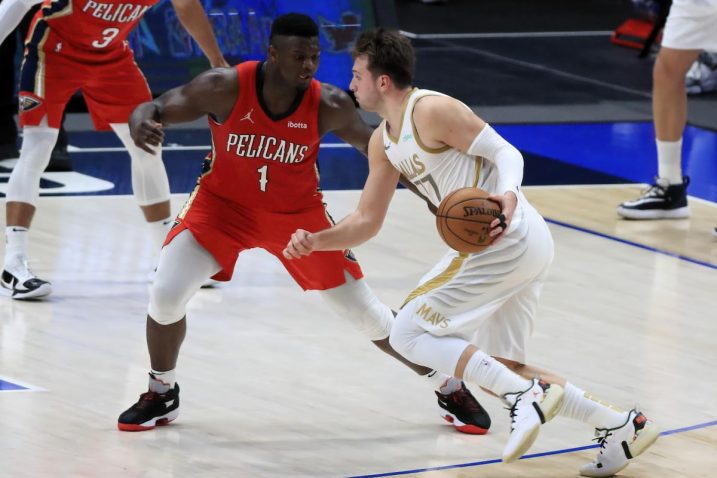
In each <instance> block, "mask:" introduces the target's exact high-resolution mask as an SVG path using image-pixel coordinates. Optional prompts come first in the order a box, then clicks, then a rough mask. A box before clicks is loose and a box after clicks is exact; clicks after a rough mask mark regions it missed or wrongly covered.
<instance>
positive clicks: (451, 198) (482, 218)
mask: <svg viewBox="0 0 717 478" xmlns="http://www.w3.org/2000/svg"><path fill="white" fill-rule="evenodd" d="M488 196H490V194H489V193H487V192H485V191H483V190H482V189H478V188H461V189H456V190H455V191H453V192H452V193H450V194H449V195H448V196H446V197H445V198H444V199H443V200H442V201H441V204H440V205H439V206H438V212H437V213H436V227H437V228H438V233H439V234H440V235H441V238H442V239H443V241H444V242H445V243H446V244H448V246H450V247H451V248H452V249H455V250H456V251H458V252H466V253H473V252H480V251H482V250H483V249H485V248H486V247H488V246H490V245H491V243H492V242H493V238H492V237H490V236H489V235H488V234H489V233H490V223H491V222H493V220H494V219H496V218H497V217H498V216H499V215H500V204H498V203H497V202H495V201H491V200H490V199H488Z"/></svg>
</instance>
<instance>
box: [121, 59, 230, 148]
mask: <svg viewBox="0 0 717 478" xmlns="http://www.w3.org/2000/svg"><path fill="white" fill-rule="evenodd" d="M238 95H239V81H238V80H237V72H236V69H234V68H231V69H230V68H217V69H214V70H209V71H205V72H204V73H201V74H200V75H199V76H197V77H196V78H194V79H193V80H192V81H190V82H189V83H187V84H185V85H182V86H179V87H177V88H174V89H171V90H169V91H167V92H166V93H164V94H163V95H161V96H159V97H158V98H156V99H155V100H154V101H149V102H147V103H142V104H141V105H139V106H138V107H137V108H135V110H134V111H133V112H132V114H131V115H130V117H129V130H130V133H131V134H132V139H133V140H134V144H136V145H137V146H138V147H139V148H142V149H143V150H145V151H147V152H148V153H151V154H154V153H155V151H154V150H153V149H152V147H157V146H159V145H161V144H162V141H163V140H164V132H163V131H162V128H163V127H164V126H167V125H170V124H175V123H186V122H188V121H194V120H196V119H198V118H201V117H202V116H206V115H212V117H213V118H214V119H215V120H216V121H218V122H220V123H221V122H223V121H224V120H225V119H227V118H228V117H229V114H230V113H231V110H232V108H233V106H234V103H236V99H237V96H238Z"/></svg>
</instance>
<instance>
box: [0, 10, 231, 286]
mask: <svg viewBox="0 0 717 478" xmlns="http://www.w3.org/2000/svg"><path fill="white" fill-rule="evenodd" d="M41 1H42V0H3V2H2V3H0V42H2V40H4V39H5V37H6V36H7V35H8V34H9V33H10V32H11V31H12V30H13V29H14V28H15V26H16V25H17V23H18V22H19V21H20V20H21V19H22V17H23V16H24V14H25V13H26V12H27V11H28V10H29V9H30V7H32V5H34V4H36V3H40V2H41ZM157 1H158V0H45V3H44V5H43V6H42V8H40V10H39V11H38V12H37V15H35V18H34V20H33V23H32V26H31V27H30V31H29V33H28V37H27V42H26V48H25V59H24V62H23V66H22V72H21V78H20V125H21V126H22V127H23V144H22V150H21V152H20V159H19V160H18V163H17V164H16V165H15V168H14V169H13V172H12V175H11V176H10V182H9V184H8V193H7V204H6V212H7V215H6V221H7V227H6V234H5V239H6V247H5V262H4V267H3V271H2V280H1V281H0V284H1V285H2V287H3V288H4V289H7V291H8V293H9V295H10V296H11V297H12V298H13V299H37V298H40V297H44V296H46V295H48V294H50V292H51V290H52V286H51V284H50V283H49V282H47V281H44V280H42V279H39V278H38V277H37V276H35V274H33V273H32V271H31V270H30V268H29V267H28V264H27V253H26V242H27V234H28V228H29V227H30V223H31V222H32V217H33V215H34V213H35V205H36V203H37V198H38V195H39V183H40V175H41V173H42V171H44V169H45V167H46V166H47V163H48V161H49V160H50V153H51V152H52V147H53V146H54V144H55V140H56V138H57V134H58V132H59V127H60V122H61V120H62V113H63V111H64V109H65V105H66V104H67V102H68V101H69V99H70V97H71V96H72V95H73V94H74V93H75V92H76V91H77V90H81V91H82V93H83V95H84V97H85V101H86V102H87V105H88V107H89V110H90V115H91V116H92V120H93V122H94V124H95V128H96V129H98V130H109V129H110V128H111V129H112V130H114V131H115V133H116V134H117V136H119V138H120V140H122V143H123V144H124V145H125V147H126V148H127V151H128V152H129V155H130V157H131V160H132V188H133V192H134V196H135V198H136V199H137V202H138V203H139V206H140V208H141V209H142V212H143V213H144V217H145V219H146V220H147V222H149V223H150V230H151V231H152V234H153V236H155V237H156V242H157V245H159V243H160V242H161V240H162V239H163V238H164V236H165V235H166V233H167V229H168V227H169V224H171V220H170V207H169V182H168V180H167V173H166V171H165V170H164V166H163V164H162V159H161V156H160V155H150V154H147V153H145V152H144V151H142V150H141V149H140V148H138V147H136V146H135V145H134V143H133V141H132V138H131V137H130V134H129V127H128V126H127V119H128V118H129V114H130V113H131V112H132V110H133V109H134V108H135V106H137V105H138V104H140V103H142V102H144V101H148V100H151V98H152V96H151V93H150V90H149V87H148V86H147V81H146V80H145V78H144V76H143V75H142V72H141V71H140V70H139V68H138V67H137V64H136V63H135V61H134V55H133V53H132V50H131V49H130V48H129V45H128V43H127V41H126V38H127V35H128V34H129V32H130V31H131V30H132V29H133V28H134V27H135V26H136V25H137V23H138V22H139V21H140V19H141V18H142V16H143V15H144V13H145V12H146V11H147V10H148V9H149V8H150V7H152V5H154V4H155V3H157ZM172 4H173V5H174V8H175V10H176V12H177V16H178V17H179V20H180V21H181V23H182V25H183V26H184V27H185V28H186V29H187V31H189V33H190V34H191V35H192V36H193V37H194V39H195V40H196V41H197V42H198V43H199V45H200V47H201V48H202V50H203V51H204V53H205V54H206V56H207V58H208V59H209V62H210V63H211V65H212V66H213V67H217V66H228V65H227V63H226V61H225V60H224V58H223V57H222V54H221V52H220V51H219V47H218V45H217V43H216V40H215V38H214V34H213V33H212V29H211V26H210V24H209V20H208V19H207V16H206V14H205V13H204V9H203V8H202V6H201V4H200V3H199V1H198V0H172Z"/></svg>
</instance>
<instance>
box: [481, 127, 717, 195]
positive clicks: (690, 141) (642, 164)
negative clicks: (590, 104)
mask: <svg viewBox="0 0 717 478" xmlns="http://www.w3.org/2000/svg"><path fill="white" fill-rule="evenodd" d="M495 129H496V130H497V131H498V132H499V133H500V134H501V135H502V136H503V137H505V139H507V140H508V141H509V142H510V143H511V144H513V145H514V146H515V147H516V148H518V149H519V150H521V151H523V152H529V153H534V154H538V155H541V156H544V157H547V158H551V159H554V160H557V161H560V162H562V163H567V164H573V165H577V166H581V167H583V168H585V169H586V170H593V171H599V172H602V173H606V174H609V175H612V176H617V177H620V178H625V179H626V180H628V181H625V182H630V181H631V182H637V183H652V182H653V180H654V179H653V178H654V176H656V175H657V148H656V146H655V133H654V128H653V126H652V123H649V122H621V123H582V124H581V123H574V124H573V123H571V124H523V125H518V124H515V125H511V124H503V125H495ZM715 158H717V132H715V131H710V130H707V129H703V128H698V127H695V126H687V128H686V129H685V132H684V136H683V171H684V174H685V175H687V176H690V178H691V182H690V187H689V193H690V195H692V196H696V197H699V198H702V199H706V200H708V201H713V202H717V161H715ZM525 167H526V170H527V169H528V168H529V167H530V164H529V162H528V161H527V160H526V166H525ZM551 173H553V172H552V171H551ZM553 174H554V173H553Z"/></svg>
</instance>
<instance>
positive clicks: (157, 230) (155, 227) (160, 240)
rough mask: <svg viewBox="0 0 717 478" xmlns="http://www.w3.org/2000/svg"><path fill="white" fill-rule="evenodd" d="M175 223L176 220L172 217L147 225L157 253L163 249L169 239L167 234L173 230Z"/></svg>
mask: <svg viewBox="0 0 717 478" xmlns="http://www.w3.org/2000/svg"><path fill="white" fill-rule="evenodd" d="M173 223H174V218H173V217H171V216H170V217H168V218H165V219H162V220H159V221H154V222H148V223H147V225H148V226H149V233H150V235H151V236H152V243H153V247H156V250H157V251H159V250H160V249H162V244H164V240H165V239H166V238H167V233H168V232H169V230H170V229H171V228H172V224H173Z"/></svg>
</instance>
